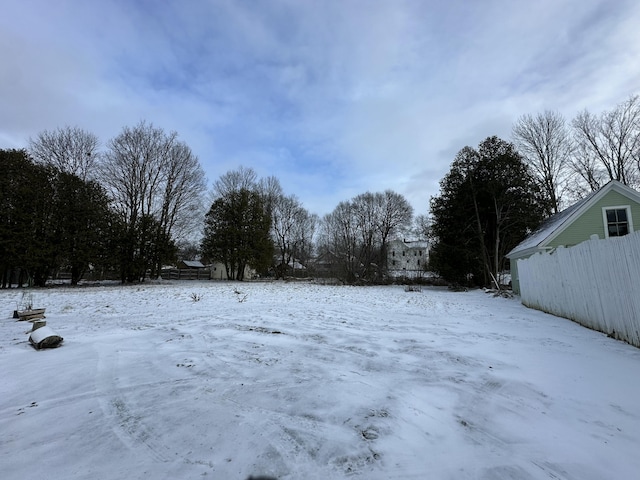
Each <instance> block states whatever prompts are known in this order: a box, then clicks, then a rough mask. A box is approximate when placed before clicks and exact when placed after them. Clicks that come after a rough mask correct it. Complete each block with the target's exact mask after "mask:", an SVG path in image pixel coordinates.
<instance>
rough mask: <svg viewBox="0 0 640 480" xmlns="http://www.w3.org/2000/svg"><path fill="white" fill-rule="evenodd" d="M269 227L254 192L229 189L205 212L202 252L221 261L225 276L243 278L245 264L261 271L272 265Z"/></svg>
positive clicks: (269, 224) (268, 216) (261, 202)
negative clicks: (225, 272)
mask: <svg viewBox="0 0 640 480" xmlns="http://www.w3.org/2000/svg"><path fill="white" fill-rule="evenodd" d="M270 227H271V217H270V215H269V213H268V211H267V209H266V208H265V205H264V200H263V198H262V196H261V195H260V194H259V193H258V192H257V191H253V190H248V189H246V188H240V189H239V190H231V191H229V192H226V193H225V195H224V196H223V197H220V198H218V199H217V200H215V201H214V202H213V204H212V205H211V209H210V210H209V213H207V215H206V218H205V231H204V239H203V241H202V252H203V254H204V255H205V256H206V257H208V258H209V259H210V260H213V261H219V262H222V263H223V264H224V266H225V269H226V271H227V277H228V278H230V279H235V280H243V279H244V274H245V268H246V267H247V266H249V267H252V268H254V269H256V270H257V271H264V270H266V269H267V268H268V267H269V265H270V264H271V261H272V257H273V242H272V240H271V236H270Z"/></svg>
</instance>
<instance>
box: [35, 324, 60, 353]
mask: <svg viewBox="0 0 640 480" xmlns="http://www.w3.org/2000/svg"><path fill="white" fill-rule="evenodd" d="M62 340H64V339H63V338H62V337H61V336H60V335H58V334H57V333H56V332H54V331H53V329H52V328H51V327H47V326H44V327H40V328H38V329H37V330H34V331H32V332H31V334H30V335H29V341H30V342H31V344H32V345H33V346H34V348H35V349H36V350H40V349H41V348H55V347H57V346H59V345H60V343H62Z"/></svg>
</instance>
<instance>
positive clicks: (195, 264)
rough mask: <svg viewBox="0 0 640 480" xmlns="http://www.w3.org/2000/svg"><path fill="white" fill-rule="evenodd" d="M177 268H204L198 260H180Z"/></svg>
mask: <svg viewBox="0 0 640 480" xmlns="http://www.w3.org/2000/svg"><path fill="white" fill-rule="evenodd" d="M178 268H196V269H197V268H205V267H204V265H203V264H202V262H201V261H200V260H180V261H179V262H178Z"/></svg>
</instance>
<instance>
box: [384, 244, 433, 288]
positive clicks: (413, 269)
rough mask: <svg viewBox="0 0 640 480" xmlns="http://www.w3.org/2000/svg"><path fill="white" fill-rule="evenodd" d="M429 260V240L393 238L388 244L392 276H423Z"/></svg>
mask: <svg viewBox="0 0 640 480" xmlns="http://www.w3.org/2000/svg"><path fill="white" fill-rule="evenodd" d="M428 260H429V242H427V241H425V240H399V239H398V240H392V241H390V242H389V243H388V245H387V271H388V273H389V276H390V277H392V278H402V277H406V278H421V277H423V276H424V274H425V268H426V266H427V263H428Z"/></svg>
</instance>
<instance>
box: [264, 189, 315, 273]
mask: <svg viewBox="0 0 640 480" xmlns="http://www.w3.org/2000/svg"><path fill="white" fill-rule="evenodd" d="M316 223H317V216H316V215H312V214H310V213H309V212H308V211H307V210H306V209H305V208H304V207H303V206H302V204H301V203H300V201H299V200H298V199H297V198H296V197H295V196H289V197H285V196H280V197H277V199H276V200H275V202H274V204H273V208H272V236H273V238H274V243H275V247H276V252H277V254H278V257H279V260H278V265H276V275H277V276H278V277H283V276H284V274H285V271H286V270H288V268H289V267H292V266H293V267H294V266H295V262H304V261H305V260H306V259H307V258H308V257H309V255H310V249H311V246H312V239H313V235H314V232H315V228H316Z"/></svg>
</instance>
